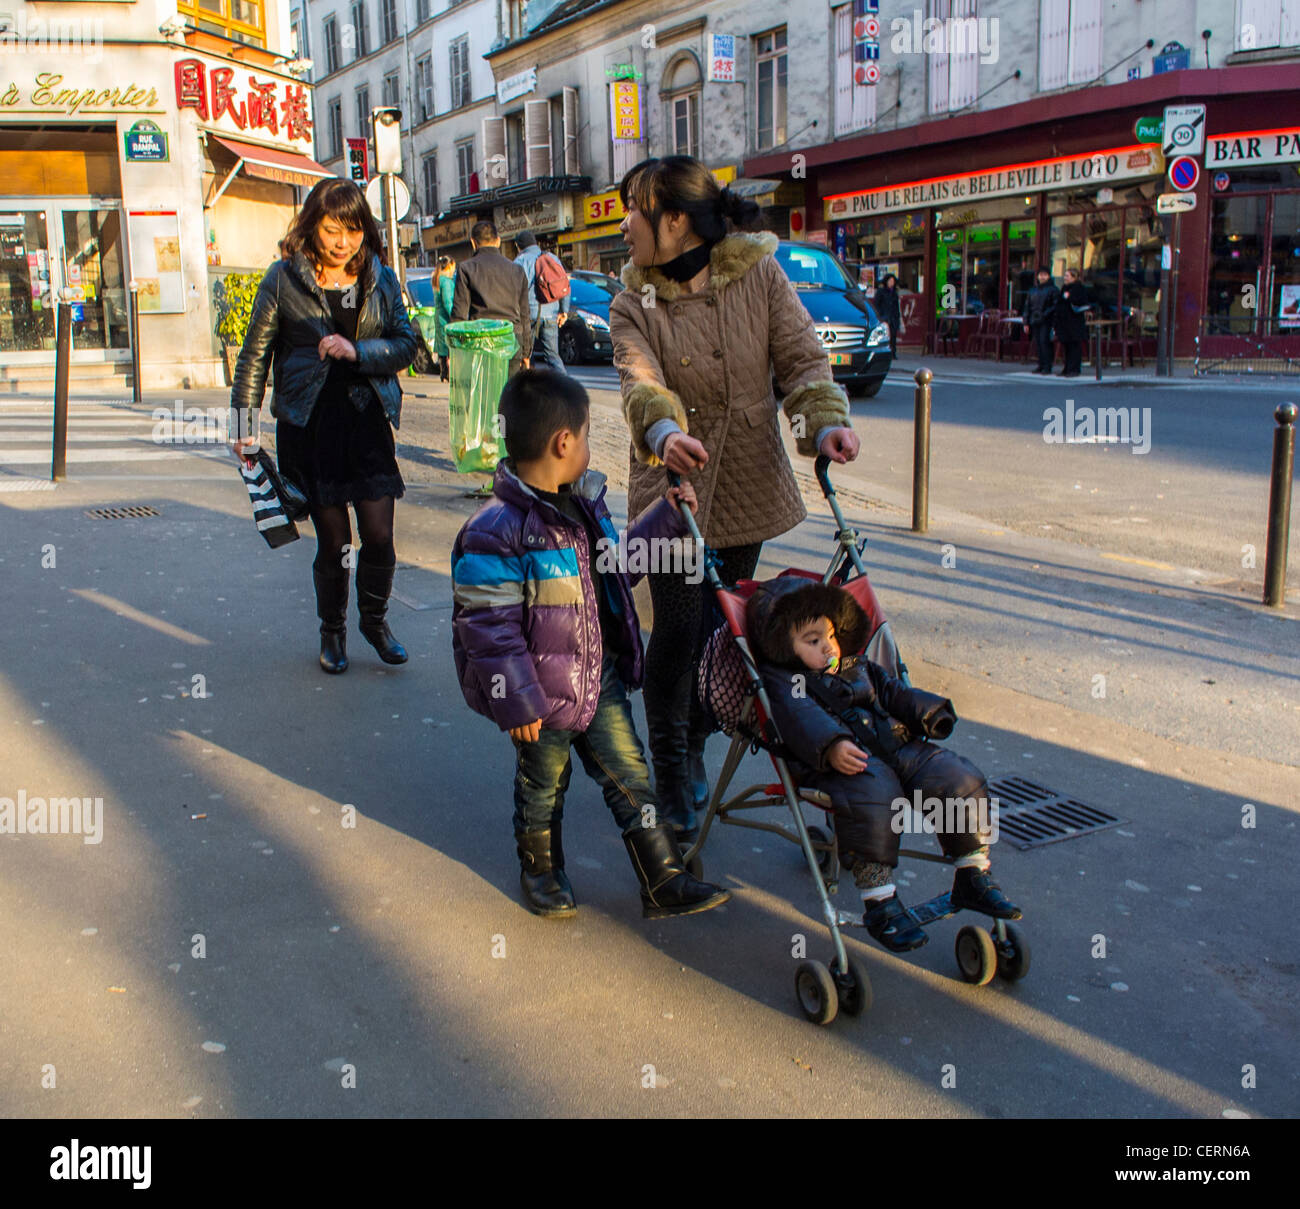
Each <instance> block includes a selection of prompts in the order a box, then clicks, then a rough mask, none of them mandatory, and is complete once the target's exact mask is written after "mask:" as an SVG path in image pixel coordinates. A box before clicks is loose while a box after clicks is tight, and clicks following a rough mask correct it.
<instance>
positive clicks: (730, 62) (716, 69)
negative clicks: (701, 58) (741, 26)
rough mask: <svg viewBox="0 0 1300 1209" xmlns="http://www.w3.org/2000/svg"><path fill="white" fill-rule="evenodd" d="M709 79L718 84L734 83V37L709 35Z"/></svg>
mask: <svg viewBox="0 0 1300 1209" xmlns="http://www.w3.org/2000/svg"><path fill="white" fill-rule="evenodd" d="M709 79H710V80H712V81H716V82H717V83H720V84H734V83H735V82H736V35H735V34H710V35H709Z"/></svg>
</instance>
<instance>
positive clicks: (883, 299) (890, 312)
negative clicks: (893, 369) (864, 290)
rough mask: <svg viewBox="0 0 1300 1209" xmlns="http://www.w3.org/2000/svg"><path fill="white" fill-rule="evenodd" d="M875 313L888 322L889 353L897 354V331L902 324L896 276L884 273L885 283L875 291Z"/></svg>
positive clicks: (884, 321) (882, 320)
mask: <svg viewBox="0 0 1300 1209" xmlns="http://www.w3.org/2000/svg"><path fill="white" fill-rule="evenodd" d="M874 301H875V304H876V314H877V315H879V316H880V319H881V322H883V323H887V324H889V353H890V355H891V356H897V355H898V333H899V329H900V328H902V326H903V314H902V310H901V309H900V307H899V304H898V278H897V277H895V276H894V274H893V273H886V274H885V283H884V285H882V286H881V287H880V288H879V289H878V290H877V291H876V297H875V299H874Z"/></svg>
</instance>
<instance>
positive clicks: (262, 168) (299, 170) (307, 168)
mask: <svg viewBox="0 0 1300 1209" xmlns="http://www.w3.org/2000/svg"><path fill="white" fill-rule="evenodd" d="M211 138H212V139H213V141H214V142H217V143H220V144H221V145H222V147H224V148H225V149H226V150H227V151H229V152H230V154H231V155H233V156H234V157H235V166H234V167H233V168H231V170H230V171H229V172H227V173H226V175H225V178H224V179H223V180H222V182H221V184H220V186H218V187H217V188H216V189H214V190H213V192H212V196H211V197H209V198H208V200H207V201H205V202H204V203H203V208H204V209H205V210H210V209H212V207H213V206H215V205H216V204H217V199H218V198H219V197H220V196H221V195H222V194H223V193H224V192H225V191H226V190H227V189H228V188H229V187H230V182H231V181H233V180H234V179H235V177H236V176H238V175H239V173H240V171H241V170H242V171H243V172H244V173H245V175H247V176H253V177H256V178H257V179H258V180H264V181H275V182H276V184H280V185H302V186H304V187H306V188H310V187H311V186H312V185H314V184H315V183H316V182H317V181H319V180H327V179H329V178H331V177H333V176H334V175H335V173H333V172H331V171H330V170H329V169H328V168H324V167H322V166H321V165H320V164H318V163H317V162H316V161H315V160H313V159H309V158H308V157H307V156H305V155H298V154H297V153H295V152H293V151H278V150H276V149H275V148H272V147H259V146H258V145H257V144H256V143H242V142H240V141H239V140H238V139H228V138H223V137H222V136H220V135H216V134H214V135H212V136H211Z"/></svg>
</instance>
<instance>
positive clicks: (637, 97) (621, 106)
mask: <svg viewBox="0 0 1300 1209" xmlns="http://www.w3.org/2000/svg"><path fill="white" fill-rule="evenodd" d="M609 102H610V109H611V110H612V113H611V115H610V126H611V128H612V129H613V131H614V135H613V137H614V141H615V142H628V143H636V142H639V141H640V139H641V86H640V85H639V84H638V83H637V82H636V81H635V80H615V81H614V82H613V83H612V84H611V85H610V86H609Z"/></svg>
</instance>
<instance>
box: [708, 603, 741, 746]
mask: <svg viewBox="0 0 1300 1209" xmlns="http://www.w3.org/2000/svg"><path fill="white" fill-rule="evenodd" d="M748 684H749V677H748V675H747V674H746V672H745V660H744V658H743V656H742V655H741V653H740V648H739V647H738V646H737V645H736V641H735V639H734V638H733V637H732V635H731V631H730V630H729V629H728V628H727V626H726V624H725V623H724V624H722V625H720V626H718V628H717V629H716V630H714V631H713V633H712V634H710V635H709V640H708V642H706V643H705V644H704V653H703V654H702V655H701V656H700V667H699V677H698V681H697V688H698V692H699V696H700V704H701V705H702V706H703V707H704V712H705V713H706V714H707V715H708V717H709V718H710V719H711V720H712V722H713V726H714V729H715V730H722V731H726V733H727V734H729V735H730V734H732V733H734V732H735V730H736V728H737V727H739V725H740V719H741V716H742V715H743V714H744V712H745V703H746V701H747V700H748V696H749V694H748V692H747V691H746V690H747V688H748Z"/></svg>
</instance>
